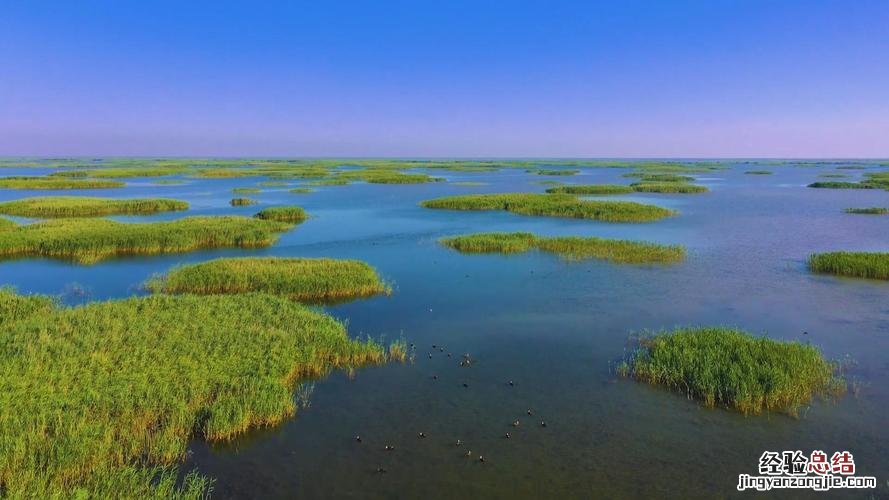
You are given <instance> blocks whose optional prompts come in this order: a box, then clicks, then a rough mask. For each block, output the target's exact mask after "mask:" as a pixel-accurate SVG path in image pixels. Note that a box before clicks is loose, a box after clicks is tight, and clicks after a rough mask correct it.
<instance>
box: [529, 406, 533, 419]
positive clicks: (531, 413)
mask: <svg viewBox="0 0 889 500" xmlns="http://www.w3.org/2000/svg"><path fill="white" fill-rule="evenodd" d="M533 414H534V412H532V411H531V409H530V408H528V416H529V417H530V416H531V415H533Z"/></svg>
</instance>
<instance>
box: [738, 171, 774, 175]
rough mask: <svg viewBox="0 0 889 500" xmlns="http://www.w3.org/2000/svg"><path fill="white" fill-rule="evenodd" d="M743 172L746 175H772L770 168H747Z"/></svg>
mask: <svg viewBox="0 0 889 500" xmlns="http://www.w3.org/2000/svg"><path fill="white" fill-rule="evenodd" d="M744 173H745V174H746V175H772V174H773V173H774V172H772V171H771V170H748V171H746V172H744Z"/></svg>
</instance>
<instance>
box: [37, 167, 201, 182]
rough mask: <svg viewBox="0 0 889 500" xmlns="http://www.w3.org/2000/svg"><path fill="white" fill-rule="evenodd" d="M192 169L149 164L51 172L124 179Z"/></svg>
mask: <svg viewBox="0 0 889 500" xmlns="http://www.w3.org/2000/svg"><path fill="white" fill-rule="evenodd" d="M191 171H192V169H191V168H190V167H187V166H184V165H175V166H151V165H147V164H146V165H144V166H138V167H109V168H95V169H93V168H90V169H79V170H59V171H58V172H53V173H52V174H50V175H52V176H54V177H94V178H104V179H109V178H111V179H125V178H129V177H163V176H167V175H182V174H188V173H191Z"/></svg>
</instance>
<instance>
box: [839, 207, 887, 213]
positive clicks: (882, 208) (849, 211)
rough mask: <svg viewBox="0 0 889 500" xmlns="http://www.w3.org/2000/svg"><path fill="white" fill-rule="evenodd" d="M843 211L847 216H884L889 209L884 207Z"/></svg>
mask: <svg viewBox="0 0 889 500" xmlns="http://www.w3.org/2000/svg"><path fill="white" fill-rule="evenodd" d="M844 211H845V212H846V213H847V214H864V215H886V214H889V208H886V207H867V208H847V209H846V210H844Z"/></svg>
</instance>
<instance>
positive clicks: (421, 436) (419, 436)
mask: <svg viewBox="0 0 889 500" xmlns="http://www.w3.org/2000/svg"><path fill="white" fill-rule="evenodd" d="M417 437H418V438H420V439H423V438H424V437H426V433H425V432H420V433H418V434H417Z"/></svg>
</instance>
